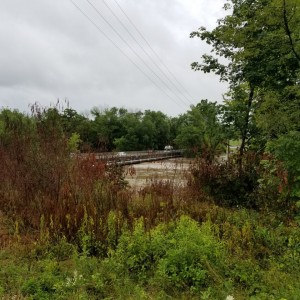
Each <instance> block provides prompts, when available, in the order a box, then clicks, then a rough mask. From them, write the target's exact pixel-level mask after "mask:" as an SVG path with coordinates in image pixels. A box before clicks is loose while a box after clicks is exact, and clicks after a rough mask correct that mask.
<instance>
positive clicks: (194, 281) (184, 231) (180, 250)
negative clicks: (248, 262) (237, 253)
mask: <svg viewBox="0 0 300 300" xmlns="http://www.w3.org/2000/svg"><path fill="white" fill-rule="evenodd" d="M169 239H170V240H169V244H168V249H167V251H166V254H165V256H164V257H163V258H162V259H160V261H159V262H158V268H157V272H156V276H157V280H158V281H159V282H160V284H161V286H162V287H163V288H171V289H174V288H175V289H179V290H184V289H186V288H187V289H191V290H192V291H198V290H201V289H203V288H204V287H208V286H209V285H210V283H213V282H214V283H216V282H217V283H218V282H220V281H221V280H222V279H221V278H222V275H221V274H222V272H223V270H222V269H223V267H224V266H225V261H224V259H225V253H226V252H225V248H224V246H223V245H222V243H221V242H220V241H219V240H218V239H217V237H216V236H215V235H214V233H213V231H212V229H211V224H210V223H204V224H202V225H201V226H200V225H198V223H197V222H195V221H193V220H191V219H190V218H189V217H185V216H183V217H181V219H180V220H179V221H178V222H177V223H176V226H175V228H174V231H173V232H172V233H171V235H169ZM217 268H218V269H217Z"/></svg>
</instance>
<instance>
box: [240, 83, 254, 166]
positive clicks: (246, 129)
mask: <svg viewBox="0 0 300 300" xmlns="http://www.w3.org/2000/svg"><path fill="white" fill-rule="evenodd" d="M253 97H254V86H253V85H252V84H250V91H249V97H248V101H247V109H246V114H245V121H244V126H243V129H242V142H241V146H240V149H239V157H238V165H239V169H240V171H241V170H242V162H243V156H244V152H245V148H246V140H247V135H248V132H249V121H250V112H251V108H252V102H253Z"/></svg>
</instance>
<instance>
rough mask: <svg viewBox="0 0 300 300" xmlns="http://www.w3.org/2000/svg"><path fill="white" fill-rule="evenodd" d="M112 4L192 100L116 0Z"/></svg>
mask: <svg viewBox="0 0 300 300" xmlns="http://www.w3.org/2000/svg"><path fill="white" fill-rule="evenodd" d="M114 2H115V3H116V4H117V6H118V7H119V9H120V10H121V11H122V13H123V14H124V16H125V17H126V19H127V20H128V21H129V23H130V24H131V25H132V26H133V28H134V29H135V30H136V32H137V33H138V34H139V36H140V37H141V38H142V39H143V40H144V42H145V43H146V44H147V45H148V47H149V48H150V49H151V51H152V53H153V54H154V55H155V56H156V58H157V59H158V60H159V61H160V63H161V64H162V65H163V66H164V67H165V68H166V70H167V71H168V73H169V74H170V75H171V76H172V77H173V79H174V80H175V81H176V82H177V84H178V85H180V86H181V88H182V89H183V90H184V91H185V92H186V94H187V95H188V96H189V97H190V99H191V100H193V97H192V96H191V94H190V93H189V92H188V91H187V89H186V88H185V87H184V86H183V85H182V84H181V83H180V81H179V80H178V79H177V78H176V76H175V75H174V74H173V73H172V72H171V71H170V69H169V68H168V66H166V64H165V63H164V62H163V60H162V59H161V58H160V57H159V55H158V54H157V53H156V51H155V50H154V49H153V48H152V47H151V45H150V43H149V42H148V41H147V39H146V38H145V37H144V35H143V34H142V33H141V31H140V30H139V29H138V28H137V26H136V25H135V24H134V23H133V21H132V20H131V19H130V17H129V16H128V15H127V14H126V12H125V11H124V9H123V8H122V7H121V5H120V4H119V3H118V1H117V0H114Z"/></svg>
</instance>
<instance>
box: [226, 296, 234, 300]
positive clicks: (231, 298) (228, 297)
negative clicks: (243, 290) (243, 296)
mask: <svg viewBox="0 0 300 300" xmlns="http://www.w3.org/2000/svg"><path fill="white" fill-rule="evenodd" d="M225 300H234V298H233V296H231V295H228V296H227V297H226V299H225Z"/></svg>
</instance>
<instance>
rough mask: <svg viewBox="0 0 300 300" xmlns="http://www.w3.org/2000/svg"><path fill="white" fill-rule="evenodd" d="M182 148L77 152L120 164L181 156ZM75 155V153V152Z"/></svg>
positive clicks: (82, 155) (81, 155) (109, 162)
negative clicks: (91, 152)
mask: <svg viewBox="0 0 300 300" xmlns="http://www.w3.org/2000/svg"><path fill="white" fill-rule="evenodd" d="M182 153H183V151H182V150H164V151H127V152H103V153H93V154H85V153H82V154H77V155H78V156H79V157H82V158H85V157H89V156H91V155H93V157H94V158H95V159H96V160H98V161H104V162H106V164H108V165H110V164H117V165H121V166H125V165H134V164H140V163H143V162H151V161H157V160H164V159H170V158H175V157H181V156H182ZM75 155H76V154H75Z"/></svg>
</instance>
